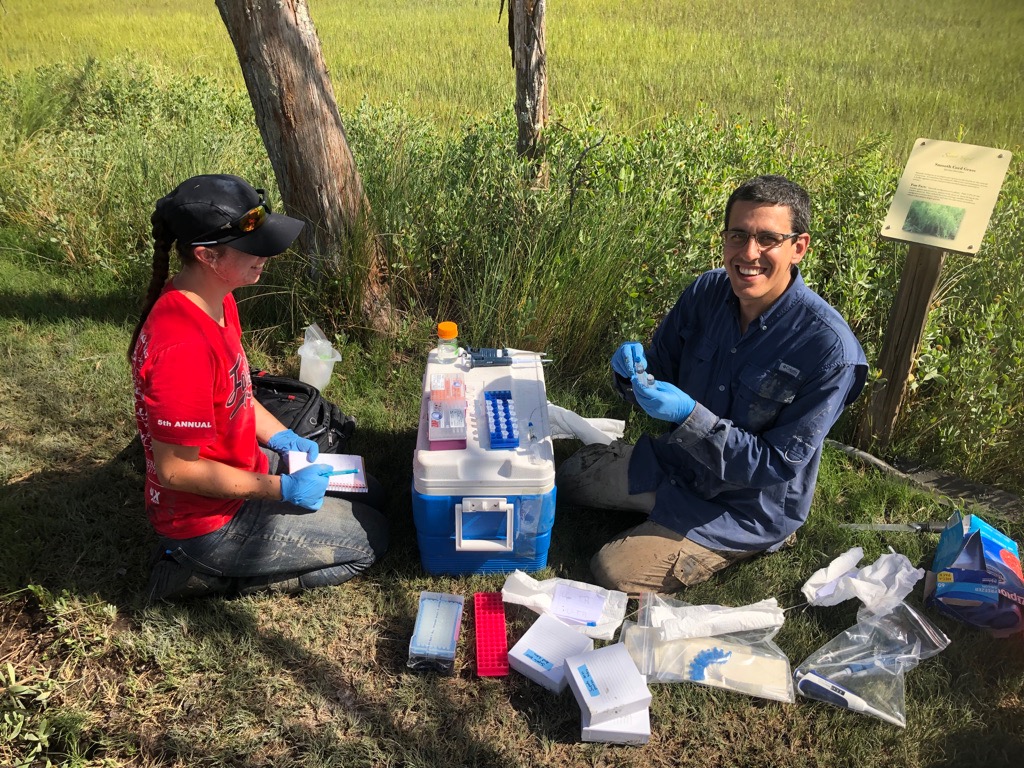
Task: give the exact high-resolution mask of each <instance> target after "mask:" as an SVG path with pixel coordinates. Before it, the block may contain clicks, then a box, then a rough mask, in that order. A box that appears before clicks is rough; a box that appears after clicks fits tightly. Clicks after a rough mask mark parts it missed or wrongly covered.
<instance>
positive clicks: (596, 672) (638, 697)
mask: <svg viewBox="0 0 1024 768" xmlns="http://www.w3.org/2000/svg"><path fill="white" fill-rule="evenodd" d="M565 669H566V674H567V676H568V678H569V686H570V687H571V688H572V692H573V694H574V695H575V696H576V701H577V703H578V704H579V705H580V710H581V711H582V712H583V713H584V715H585V718H584V719H586V720H587V722H588V723H589V725H590V726H595V725H600V724H602V723H606V722H608V721H609V720H614V719H616V718H620V717H625V716H626V715H631V714H633V713H634V712H641V711H642V710H645V709H647V708H648V707H649V706H650V704H651V691H650V689H649V688H648V687H647V681H646V680H645V679H644V676H643V675H641V674H640V671H639V670H638V669H637V668H636V664H635V663H634V662H633V659H632V657H630V655H629V651H627V650H626V646H624V645H623V644H622V643H615V644H614V645H606V646H604V647H603V648H598V649H597V650H595V651H588V652H586V653H581V654H580V655H578V656H571V657H569V658H567V659H566V660H565Z"/></svg>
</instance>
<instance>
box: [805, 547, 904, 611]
mask: <svg viewBox="0 0 1024 768" xmlns="http://www.w3.org/2000/svg"><path fill="white" fill-rule="evenodd" d="M889 551H890V554H887V555H881V556H880V557H879V558H878V559H877V560H876V561H875V562H874V563H872V564H871V565H866V566H864V567H863V568H861V569H859V570H853V569H852V566H855V565H856V564H857V563H858V562H860V559H861V558H862V557H863V556H864V550H863V549H861V548H860V547H854V548H853V549H851V550H849V551H847V552H844V553H843V554H842V555H840V556H839V557H837V558H836V559H835V560H833V561H832V563H831V564H829V565H828V566H827V567H826V568H822V569H821V570H819V571H815V573H814V575H812V576H811V578H809V579H808V580H807V583H806V584H804V586H803V588H802V589H801V591H802V592H803V593H804V597H806V598H807V602H809V603H810V604H811V605H837V604H839V603H841V602H843V601H844V600H848V599H849V598H851V597H856V598H857V599H859V600H860V601H861V602H862V603H864V605H865V606H867V607H868V608H869V609H872V610H873V611H875V612H876V613H878V612H881V611H884V609H885V607H886V606H890V605H895V604H896V603H899V602H900V601H902V600H903V599H904V598H905V597H906V596H907V595H909V594H910V593H911V591H913V589H914V585H915V584H917V582H918V581H919V580H920V579H921V578H922V577H923V576H924V569H923V568H915V567H914V566H913V564H912V563H911V562H910V560H908V559H907V557H906V556H905V555H901V554H899V553H898V552H896V551H895V550H893V549H891V548H890V550H889Z"/></svg>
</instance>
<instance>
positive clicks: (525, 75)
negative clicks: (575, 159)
mask: <svg viewBox="0 0 1024 768" xmlns="http://www.w3.org/2000/svg"><path fill="white" fill-rule="evenodd" d="M508 10H509V41H508V42H509V45H510V46H511V48H512V66H513V67H514V68H515V72H516V102H515V112H516V126H517V128H518V138H517V141H516V151H517V152H518V153H519V154H520V155H521V156H522V155H525V156H527V157H529V158H532V159H540V155H541V153H542V150H541V134H542V133H543V131H544V127H545V125H547V121H548V56H547V40H546V36H545V34H546V33H545V31H544V16H545V12H546V0H510V2H509V9H508Z"/></svg>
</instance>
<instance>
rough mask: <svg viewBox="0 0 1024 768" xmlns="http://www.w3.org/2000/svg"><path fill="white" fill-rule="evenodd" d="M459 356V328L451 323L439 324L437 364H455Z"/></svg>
mask: <svg viewBox="0 0 1024 768" xmlns="http://www.w3.org/2000/svg"><path fill="white" fill-rule="evenodd" d="M458 356H459V326H458V325H456V324H455V323H453V322H450V321H447V320H446V321H444V322H442V323H438V324H437V362H439V363H453V362H455V358H457V357H458Z"/></svg>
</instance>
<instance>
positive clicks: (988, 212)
mask: <svg viewBox="0 0 1024 768" xmlns="http://www.w3.org/2000/svg"><path fill="white" fill-rule="evenodd" d="M1012 156H1013V155H1012V154H1011V153H1010V152H1007V151H1006V150H1004V149H992V148H990V147H978V146H975V145H973V144H958V143H956V142H953V141H936V140H934V139H918V140H917V141H916V142H914V149H913V151H912V152H911V153H910V157H909V159H908V160H907V167H906V168H905V169H904V171H903V176H902V177H901V178H900V183H899V186H898V187H897V189H896V195H895V196H894V197H893V200H892V204H891V205H890V206H889V213H888V214H887V215H886V217H885V222H884V223H883V224H882V237H885V238H888V239H890V240H902V241H905V242H908V243H919V244H921V245H926V246H929V247H931V248H937V249H939V250H943V251H957V252H959V253H968V254H973V253H977V252H978V250H979V248H980V247H981V240H982V238H983V237H984V236H985V230H986V229H988V222H989V219H990V218H991V217H992V209H993V208H995V205H996V198H998V197H999V190H1000V189H1001V188H1002V186H1003V179H1005V178H1006V170H1007V168H1009V166H1010V158H1011V157H1012Z"/></svg>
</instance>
